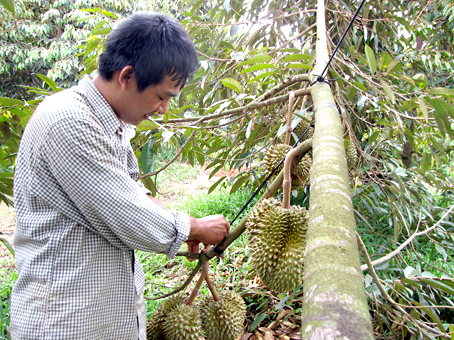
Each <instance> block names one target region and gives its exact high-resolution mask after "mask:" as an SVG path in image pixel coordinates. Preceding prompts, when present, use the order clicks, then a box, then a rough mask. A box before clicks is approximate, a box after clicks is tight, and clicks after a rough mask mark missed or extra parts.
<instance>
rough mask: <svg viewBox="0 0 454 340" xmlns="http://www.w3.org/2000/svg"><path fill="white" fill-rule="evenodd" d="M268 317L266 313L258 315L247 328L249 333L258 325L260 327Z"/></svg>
mask: <svg viewBox="0 0 454 340" xmlns="http://www.w3.org/2000/svg"><path fill="white" fill-rule="evenodd" d="M267 316H268V314H266V313H263V314H260V315H258V316H257V317H256V318H255V320H254V322H253V323H251V325H250V326H249V332H252V331H253V330H254V329H256V328H257V326H258V325H260V323H261V322H262V321H263V320H264V319H265V318H266V317H267Z"/></svg>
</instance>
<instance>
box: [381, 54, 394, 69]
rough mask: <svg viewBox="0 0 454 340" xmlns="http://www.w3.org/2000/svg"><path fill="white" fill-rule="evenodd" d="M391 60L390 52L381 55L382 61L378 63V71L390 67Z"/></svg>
mask: <svg viewBox="0 0 454 340" xmlns="http://www.w3.org/2000/svg"><path fill="white" fill-rule="evenodd" d="M390 60H391V56H390V55H389V53H388V52H383V53H382V54H381V55H380V60H379V62H378V69H379V70H383V69H384V68H385V66H387V65H388V63H389V61H390Z"/></svg>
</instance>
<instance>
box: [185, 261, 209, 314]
mask: <svg viewBox="0 0 454 340" xmlns="http://www.w3.org/2000/svg"><path fill="white" fill-rule="evenodd" d="M207 276H208V261H205V262H203V264H202V273H200V277H199V280H198V281H197V283H196V285H195V287H194V289H193V291H192V293H191V295H189V297H188V299H187V300H186V302H185V303H186V304H187V305H188V306H191V305H192V302H194V299H195V298H196V296H197V294H199V290H200V287H202V283H203V281H204V280H205V279H206V277H207Z"/></svg>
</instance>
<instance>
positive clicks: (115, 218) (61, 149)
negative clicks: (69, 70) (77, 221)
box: [40, 118, 190, 256]
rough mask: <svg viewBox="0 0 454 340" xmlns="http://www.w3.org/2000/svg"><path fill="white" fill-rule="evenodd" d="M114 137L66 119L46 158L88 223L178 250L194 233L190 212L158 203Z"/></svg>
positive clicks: (146, 246) (122, 241)
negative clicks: (124, 161)
mask: <svg viewBox="0 0 454 340" xmlns="http://www.w3.org/2000/svg"><path fill="white" fill-rule="evenodd" d="M109 138H110V136H108V135H107V134H106V133H105V132H104V131H103V130H102V128H101V127H100V126H98V125H96V123H94V122H91V121H89V120H84V119H74V118H65V119H62V120H60V121H58V122H57V123H55V124H54V126H53V127H52V129H51V130H50V132H49V133H48V136H47V138H46V141H45V142H44V144H43V146H42V148H41V150H40V157H41V162H43V163H44V166H45V167H47V170H48V171H50V172H51V173H52V175H53V176H54V177H55V179H56V181H57V182H58V185H59V186H60V187H61V188H62V191H63V192H65V193H66V194H67V195H68V196H69V199H70V200H71V201H72V202H74V204H75V205H76V206H77V208H78V209H79V211H80V213H81V214H82V215H83V216H84V218H85V219H86V220H87V221H88V228H90V229H92V230H93V231H94V232H96V233H98V234H101V235H102V236H103V237H104V238H105V239H106V240H108V241H109V242H110V243H112V244H113V245H114V246H118V247H120V248H124V247H129V248H131V249H139V250H143V251H153V252H158V253H166V254H168V255H169V256H174V255H175V254H176V252H177V251H178V249H179V248H180V246H181V244H182V242H183V241H185V240H186V239H187V237H188V235H189V231H190V221H189V217H188V216H187V215H185V214H183V213H181V212H171V211H166V210H164V209H162V208H160V207H159V206H157V205H155V204H153V202H152V201H151V200H150V199H149V198H148V197H147V196H146V193H145V191H144V190H143V189H142V188H141V187H140V185H138V183H136V182H135V181H134V180H133V178H131V176H130V174H129V173H128V171H125V169H124V167H123V166H122V164H121V163H120V161H119V159H118V157H117V152H118V150H116V149H115V147H114V146H113V144H112V143H111V141H110V139H109ZM131 156H134V155H133V154H132V155H131ZM128 157H129V156H128ZM128 163H129V161H128Z"/></svg>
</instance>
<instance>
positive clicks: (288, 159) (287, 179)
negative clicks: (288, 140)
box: [282, 148, 298, 209]
mask: <svg viewBox="0 0 454 340" xmlns="http://www.w3.org/2000/svg"><path fill="white" fill-rule="evenodd" d="M297 154H298V149H297V148H295V149H291V150H290V151H289V152H288V153H287V155H286V156H285V163H284V183H283V184H282V187H283V189H284V197H283V199H282V208H284V209H289V208H290V194H291V192H292V175H291V169H292V163H293V158H295V156H296V155H297Z"/></svg>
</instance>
